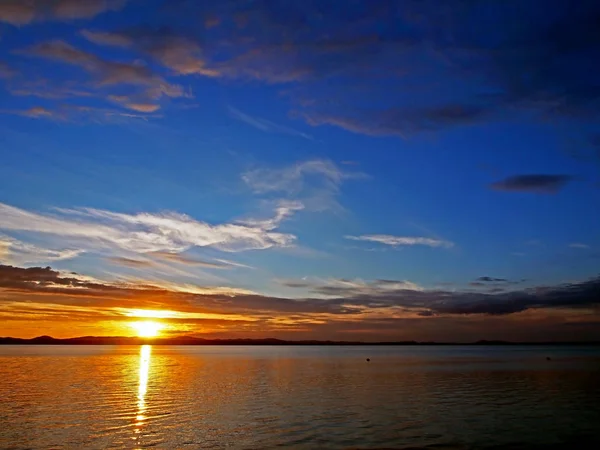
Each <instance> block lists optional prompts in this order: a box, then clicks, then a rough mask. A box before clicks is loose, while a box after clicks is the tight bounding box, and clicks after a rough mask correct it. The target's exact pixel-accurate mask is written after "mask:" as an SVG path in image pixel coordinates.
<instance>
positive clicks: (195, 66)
mask: <svg viewBox="0 0 600 450" xmlns="http://www.w3.org/2000/svg"><path fill="white" fill-rule="evenodd" d="M81 34H82V36H83V37H85V38H86V39H88V40H89V41H91V42H93V43H94V44H97V45H108V46H116V47H123V48H130V49H132V50H135V51H137V52H139V53H142V54H144V55H146V56H149V57H150V58H152V59H154V60H155V61H157V62H158V63H160V64H161V65H163V66H164V67H167V68H169V69H171V70H172V71H173V72H175V73H177V74H179V75H203V76H209V77H214V76H217V75H218V72H217V71H216V70H214V69H210V68H207V67H206V62H205V60H204V57H203V52H202V49H201V47H200V45H198V43H196V42H195V41H193V40H191V39H188V38H186V37H184V36H181V35H178V34H176V33H174V32H173V31H171V30H170V29H169V28H166V27H165V28H159V29H151V28H147V27H136V28H132V29H129V30H126V31H125V32H122V33H119V32H104V31H93V30H83V31H82V32H81Z"/></svg>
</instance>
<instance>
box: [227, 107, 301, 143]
mask: <svg viewBox="0 0 600 450" xmlns="http://www.w3.org/2000/svg"><path fill="white" fill-rule="evenodd" d="M227 109H228V111H229V113H230V114H231V116H232V117H234V118H236V119H238V120H240V121H242V122H244V123H247V124H248V125H250V126H253V127H254V128H257V129H259V130H261V131H265V132H267V133H281V134H289V135H291V136H300V137H303V138H305V139H312V136H310V135H308V134H306V133H303V132H301V131H298V130H294V129H293V128H290V127H286V126H283V125H278V124H276V123H275V122H271V121H270V120H267V119H262V118H260V117H256V116H251V115H249V114H246V113H244V112H242V111H240V110H239V109H237V108H234V107H233V106H228V107H227Z"/></svg>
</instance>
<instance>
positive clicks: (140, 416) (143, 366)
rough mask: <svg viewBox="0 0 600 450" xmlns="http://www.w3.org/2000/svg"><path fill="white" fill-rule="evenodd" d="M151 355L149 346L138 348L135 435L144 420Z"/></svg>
mask: <svg viewBox="0 0 600 450" xmlns="http://www.w3.org/2000/svg"><path fill="white" fill-rule="evenodd" d="M151 355H152V346H151V345H142V346H141V347H140V370H139V384H138V397H137V398H138V402H137V416H136V418H135V420H136V423H135V427H136V433H139V432H140V428H141V426H142V425H143V424H144V421H145V419H146V416H145V412H146V391H147V390H148V372H149V369H150V357H151Z"/></svg>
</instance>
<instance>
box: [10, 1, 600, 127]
mask: <svg viewBox="0 0 600 450" xmlns="http://www.w3.org/2000/svg"><path fill="white" fill-rule="evenodd" d="M125 3H126V2H125V0H113V1H110V0H87V1H85V2H82V1H78V0H39V1H35V2H25V1H20V0H4V1H3V2H2V3H1V4H0V20H4V21H7V22H9V23H13V24H26V23H30V22H32V21H34V20H39V19H43V18H54V19H70V18H91V17H94V16H96V15H98V14H100V13H102V12H105V11H117V10H119V9H121V8H122V7H124V6H125ZM131 5H132V8H133V7H134V5H136V6H135V7H140V8H141V7H142V5H141V4H140V3H139V2H138V3H137V4H136V3H135V2H131ZM155 13H156V14H157V17H158V18H159V20H158V21H157V22H156V23H157V24H158V25H156V26H148V25H144V24H138V23H129V24H126V25H124V26H122V27H120V28H118V29H108V30H107V29H85V30H83V31H82V32H81V36H83V37H84V38H85V39H87V40H88V41H90V42H92V43H94V44H97V45H101V46H112V47H119V48H120V49H121V50H123V51H125V52H127V53H128V54H129V56H130V58H131V59H130V60H131V61H144V62H143V63H138V62H136V63H125V62H117V61H107V60H104V59H102V58H100V57H99V56H97V55H96V54H95V53H88V52H84V51H82V50H78V49H76V48H75V47H73V46H72V45H71V44H68V43H66V42H62V41H53V42H49V43H43V44H39V45H38V46H36V47H34V48H33V49H32V51H33V53H35V54H37V55H39V56H44V57H46V58H51V59H54V60H58V61H62V62H65V63H69V64H73V65H76V66H79V67H81V68H83V69H85V70H86V71H88V72H89V73H90V74H92V76H94V77H95V79H96V81H97V83H98V85H99V86H101V87H102V86H114V85H117V84H129V85H134V86H138V87H139V86H142V87H144V89H145V91H144V95H143V96H144V97H145V100H146V101H141V100H136V101H133V102H129V103H127V104H129V105H133V106H134V107H133V108H130V109H134V110H136V111H144V112H145V111H149V110H153V108H156V105H155V104H154V103H153V102H149V101H147V100H148V99H152V98H154V99H156V98H158V97H160V96H162V95H168V96H172V97H181V96H185V95H187V94H186V93H185V92H183V90H182V89H181V87H180V86H178V85H173V84H171V83H169V82H167V81H166V80H165V77H168V76H169V75H178V76H183V75H188V76H189V75H195V76H204V77H215V78H226V79H236V80H240V79H242V80H259V81H262V82H265V83H270V84H278V85H282V86H285V88H286V98H288V99H289V101H290V102H291V104H290V110H291V111H290V112H291V113H292V114H293V115H294V116H295V117H299V118H302V119H304V120H305V121H307V122H308V123H309V124H311V125H314V126H325V125H329V126H335V127H341V128H344V129H346V130H348V131H352V132H355V133H361V134H367V135H371V136H407V135H410V134H413V133H421V132H431V131H436V130H440V129H445V128H449V127H457V126H465V125H473V124H479V123H482V122H484V121H488V120H505V119H511V118H513V117H523V118H527V119H531V118H533V119H548V118H553V117H554V118H556V117H559V118H564V117H570V118H586V119H590V118H592V119H593V118H597V117H598V114H599V111H600V85H598V83H597V80H596V77H595V74H596V73H597V71H598V70H597V69H598V61H599V60H600V32H598V29H599V28H600V27H599V26H598V24H599V23H600V3H598V2H597V1H594V0H580V1H578V2H577V7H575V6H574V5H572V4H571V3H569V2H563V1H559V0H550V1H549V2H546V3H545V4H544V7H543V8H541V7H540V2H539V0H521V1H517V0H507V1H505V2H502V1H490V2H484V3H481V2H473V1H469V0H426V1H422V0H406V1H402V2H398V1H390V0H356V1H352V2H347V3H346V4H345V5H344V8H340V6H339V2H338V1H336V0H322V1H316V0H306V1H289V0H255V1H251V2H240V1H237V0H218V1H217V0H208V1H203V2H189V1H169V2H164V6H163V8H159V9H158V10H156V11H155ZM199 24H205V25H206V26H199ZM94 51H95V50H94ZM156 66H160V70H162V71H163V72H168V73H163V75H162V76H161V75H158V74H157V72H156V70H158V69H159V68H157V67H156ZM155 69H156V70H155ZM165 69H166V70H165ZM160 70H159V73H162V72H160ZM140 95H141V94H140Z"/></svg>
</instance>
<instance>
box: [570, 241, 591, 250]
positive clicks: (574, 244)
mask: <svg viewBox="0 0 600 450" xmlns="http://www.w3.org/2000/svg"><path fill="white" fill-rule="evenodd" d="M569 247H571V248H580V249H589V248H590V246H589V245H587V244H582V243H581V242H573V243H571V244H569Z"/></svg>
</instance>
